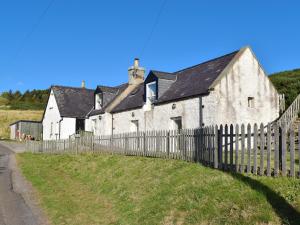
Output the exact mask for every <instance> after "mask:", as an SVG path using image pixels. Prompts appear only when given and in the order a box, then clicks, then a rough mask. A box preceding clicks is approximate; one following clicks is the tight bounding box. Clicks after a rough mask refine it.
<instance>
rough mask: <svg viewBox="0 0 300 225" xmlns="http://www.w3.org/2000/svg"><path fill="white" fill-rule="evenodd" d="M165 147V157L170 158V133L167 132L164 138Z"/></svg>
mask: <svg viewBox="0 0 300 225" xmlns="http://www.w3.org/2000/svg"><path fill="white" fill-rule="evenodd" d="M166 142H167V143H166V145H167V157H168V158H169V157H170V131H167V137H166Z"/></svg>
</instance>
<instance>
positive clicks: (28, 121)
mask: <svg viewBox="0 0 300 225" xmlns="http://www.w3.org/2000/svg"><path fill="white" fill-rule="evenodd" d="M21 122H23V123H42V121H36V120H18V121H15V122H13V123H11V124H9V126H12V125H15V124H17V123H21Z"/></svg>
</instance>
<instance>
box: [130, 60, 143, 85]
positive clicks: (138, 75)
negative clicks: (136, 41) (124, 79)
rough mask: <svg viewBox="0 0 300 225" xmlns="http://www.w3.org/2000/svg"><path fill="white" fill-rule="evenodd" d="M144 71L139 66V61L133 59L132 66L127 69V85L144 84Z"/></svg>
mask: <svg viewBox="0 0 300 225" xmlns="http://www.w3.org/2000/svg"><path fill="white" fill-rule="evenodd" d="M144 75H145V69H144V68H143V67H140V66H139V59H138V58H135V59H134V62H133V66H131V67H129V69H128V83H129V84H140V83H142V82H144Z"/></svg>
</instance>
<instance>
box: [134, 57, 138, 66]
mask: <svg viewBox="0 0 300 225" xmlns="http://www.w3.org/2000/svg"><path fill="white" fill-rule="evenodd" d="M133 67H134V68H139V58H135V59H134V64H133Z"/></svg>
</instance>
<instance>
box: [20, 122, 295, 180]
mask: <svg viewBox="0 0 300 225" xmlns="http://www.w3.org/2000/svg"><path fill="white" fill-rule="evenodd" d="M299 140H300V126H299V128H298V130H296V131H295V130H294V129H292V128H290V129H286V126H285V124H282V126H279V125H278V124H276V123H275V124H273V125H271V124H268V125H267V126H264V125H263V124H260V125H257V124H254V125H252V126H251V125H250V124H248V125H244V124H242V125H225V126H223V125H221V126H210V127H205V128H199V129H184V130H163V131H146V132H138V133H124V134H116V135H113V136H110V135H107V136H93V135H85V136H79V135H75V136H74V137H72V138H70V139H68V140H57V141H27V143H26V144H27V146H26V147H27V149H28V150H29V151H31V152H36V153H54V154H63V153H75V154H78V153H83V152H93V153H100V152H106V153H112V154H124V155H132V156H145V157H159V158H168V159H181V160H186V161H189V162H199V163H201V164H203V165H206V166H210V167H213V168H216V169H221V170H225V171H234V172H240V173H252V174H258V175H266V176H279V175H282V176H291V177H299V175H300V166H299V161H300V142H299Z"/></svg>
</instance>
